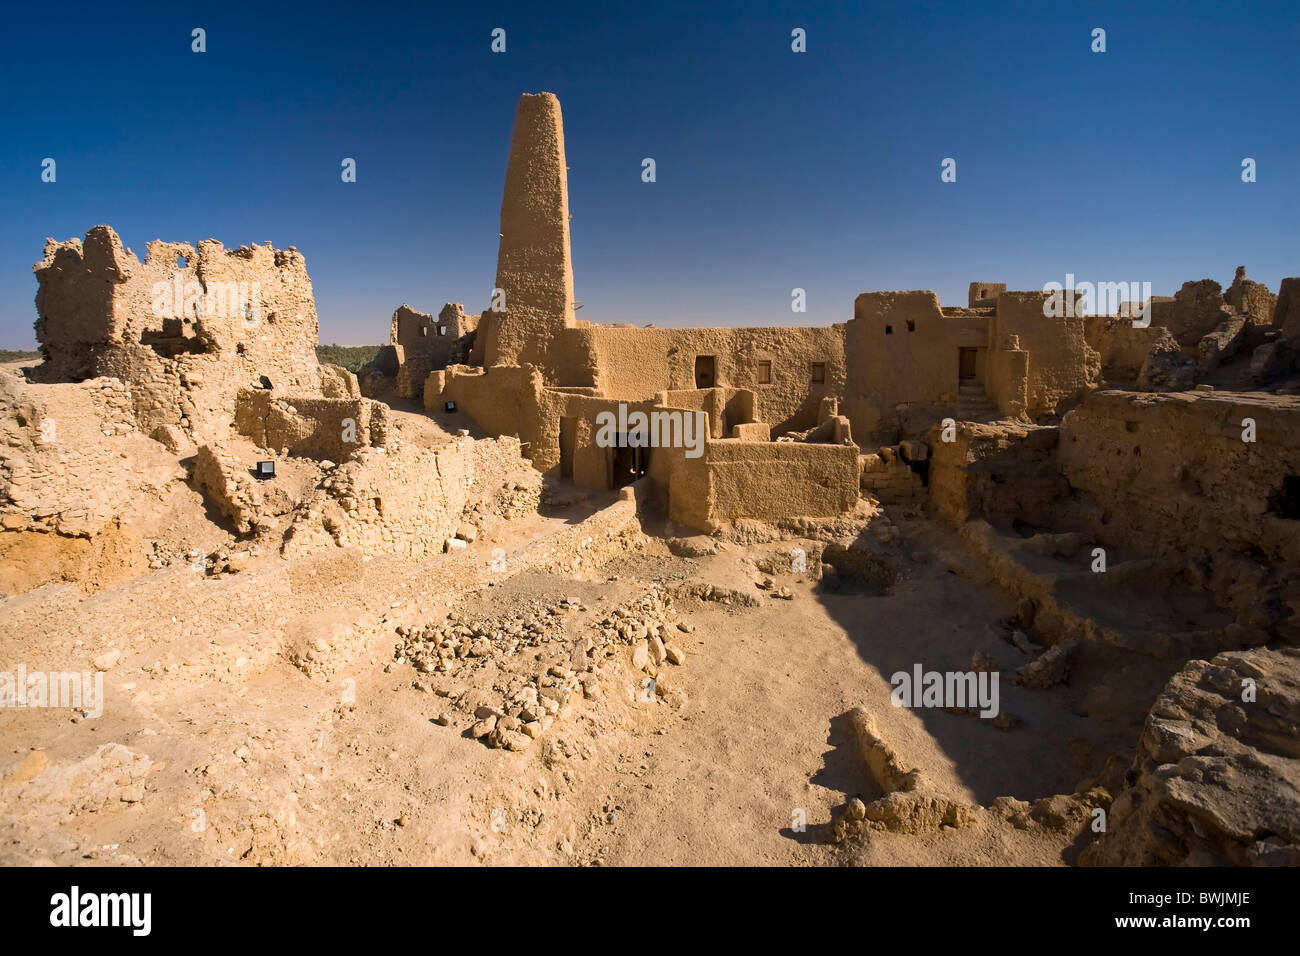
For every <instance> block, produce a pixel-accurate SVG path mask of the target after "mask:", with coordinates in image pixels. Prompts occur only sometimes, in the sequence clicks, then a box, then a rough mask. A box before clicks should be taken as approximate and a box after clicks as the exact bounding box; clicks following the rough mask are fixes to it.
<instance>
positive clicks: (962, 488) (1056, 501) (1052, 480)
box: [929, 422, 1070, 527]
mask: <svg viewBox="0 0 1300 956" xmlns="http://www.w3.org/2000/svg"><path fill="white" fill-rule="evenodd" d="M1057 435H1058V429H1057V428H1055V427H1051V426H1035V425H1023V424H1005V425H1004V424H997V425H981V424H974V423H970V422H963V423H961V424H959V425H957V427H956V429H955V434H954V435H953V439H954V440H953V441H944V440H943V435H942V429H941V428H936V429H935V430H934V432H933V433H932V437H931V440H930V443H929V444H930V470H929V490H930V499H929V500H930V510H931V513H932V514H933V515H934V516H935V517H941V518H945V519H947V520H948V521H950V522H952V523H953V524H958V525H960V524H962V523H964V522H965V521H967V520H969V519H971V518H983V519H984V520H986V521H989V522H990V523H992V524H995V525H1000V526H1003V527H1005V526H1008V525H1010V524H1011V523H1012V522H1014V521H1017V520H1019V521H1024V522H1027V523H1028V524H1030V525H1035V526H1038V527H1052V526H1053V524H1054V520H1055V519H1057V518H1059V512H1060V502H1061V500H1062V499H1064V498H1065V497H1067V496H1068V495H1069V491H1070V488H1069V484H1068V483H1067V482H1066V480H1065V478H1064V476H1063V475H1061V473H1060V471H1059V470H1058V468H1057V464H1056V447H1057Z"/></svg>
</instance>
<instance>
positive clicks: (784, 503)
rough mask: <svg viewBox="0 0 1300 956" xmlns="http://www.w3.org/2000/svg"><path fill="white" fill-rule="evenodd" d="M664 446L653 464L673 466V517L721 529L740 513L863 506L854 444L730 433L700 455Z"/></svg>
mask: <svg viewBox="0 0 1300 956" xmlns="http://www.w3.org/2000/svg"><path fill="white" fill-rule="evenodd" d="M663 451H665V449H656V454H655V455H653V456H652V457H651V467H652V468H654V466H655V464H656V459H659V460H660V462H661V463H662V464H666V465H667V470H668V472H669V478H668V482H667V489H668V508H669V516H670V517H671V518H672V519H673V520H674V521H678V522H680V523H682V524H684V525H686V526H688V527H691V528H698V529H699V530H702V531H714V530H716V529H717V528H719V527H722V526H723V525H725V524H727V523H730V522H732V521H735V520H736V519H738V518H757V519H759V520H763V521H782V520H785V519H788V518H793V517H808V518H816V517H829V516H833V515H838V514H843V513H845V512H848V511H851V510H853V507H854V506H855V505H856V504H857V500H858V449H857V446H855V445H815V444H806V443H803V442H788V441H784V442H750V441H740V440H738V439H730V438H728V439H714V440H710V441H709V443H708V444H707V445H706V447H705V453H704V455H702V456H701V457H699V458H687V457H686V456H685V455H684V454H681V452H680V450H679V449H671V450H668V451H670V452H671V454H669V455H663V454H662V452H663Z"/></svg>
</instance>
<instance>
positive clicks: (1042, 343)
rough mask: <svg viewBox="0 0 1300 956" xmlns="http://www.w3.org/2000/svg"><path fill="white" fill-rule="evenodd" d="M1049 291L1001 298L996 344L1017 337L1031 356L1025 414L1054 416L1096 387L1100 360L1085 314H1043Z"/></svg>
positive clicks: (1006, 293)
mask: <svg viewBox="0 0 1300 956" xmlns="http://www.w3.org/2000/svg"><path fill="white" fill-rule="evenodd" d="M1047 298H1048V293H1046V292H1003V293H1002V294H1001V295H999V296H998V305H997V314H996V316H995V318H994V323H995V325H994V330H993V337H992V340H993V341H994V342H997V341H1001V340H1003V339H1004V338H1005V337H1006V336H1008V335H1014V336H1017V337H1018V338H1019V340H1020V348H1022V349H1024V350H1025V351H1026V352H1028V353H1029V369H1028V371H1029V379H1028V383H1027V387H1026V404H1027V407H1026V409H1025V413H1026V414H1027V415H1029V416H1030V417H1031V418H1037V417H1038V416H1040V415H1052V414H1056V413H1058V412H1061V411H1064V410H1065V408H1066V407H1067V406H1068V405H1069V404H1072V403H1073V402H1076V401H1078V400H1079V399H1081V398H1083V397H1084V396H1085V395H1086V394H1087V393H1088V391H1089V390H1090V389H1093V388H1096V387H1097V384H1098V382H1099V380H1100V377H1101V358H1100V356H1098V354H1097V353H1096V351H1095V350H1093V349H1092V348H1091V347H1090V346H1089V345H1088V341H1087V336H1086V334H1085V324H1086V322H1085V319H1084V317H1083V316H1081V315H1075V316H1065V317H1054V316H1049V315H1045V314H1044V304H1045V303H1046V301H1047Z"/></svg>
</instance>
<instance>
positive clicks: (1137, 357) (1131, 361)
mask: <svg viewBox="0 0 1300 956" xmlns="http://www.w3.org/2000/svg"><path fill="white" fill-rule="evenodd" d="M1160 334H1161V330H1160V327H1159V326H1156V325H1149V326H1147V327H1146V328H1135V327H1134V326H1133V320H1132V319H1131V318H1114V317H1112V316H1105V315H1090V316H1088V317H1087V318H1085V319H1084V336H1085V338H1086V340H1087V343H1088V347H1089V348H1091V349H1092V350H1093V351H1095V352H1096V353H1097V355H1098V358H1099V359H1100V361H1101V374H1102V377H1103V378H1104V379H1105V380H1106V381H1109V382H1133V381H1136V380H1137V377H1138V373H1139V372H1141V371H1142V366H1143V364H1144V363H1145V362H1146V359H1147V355H1148V354H1149V353H1150V351H1151V347H1152V346H1153V345H1155V344H1156V341H1157V340H1158V339H1159V337H1160Z"/></svg>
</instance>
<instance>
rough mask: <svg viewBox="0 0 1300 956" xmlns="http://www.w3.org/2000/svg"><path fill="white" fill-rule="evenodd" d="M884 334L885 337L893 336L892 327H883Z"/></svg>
mask: <svg viewBox="0 0 1300 956" xmlns="http://www.w3.org/2000/svg"><path fill="white" fill-rule="evenodd" d="M885 334H886V335H893V334H894V327H893V326H892V325H887V326H885Z"/></svg>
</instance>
